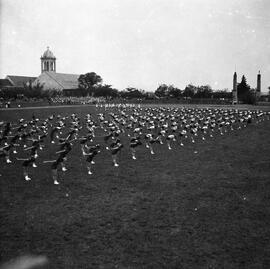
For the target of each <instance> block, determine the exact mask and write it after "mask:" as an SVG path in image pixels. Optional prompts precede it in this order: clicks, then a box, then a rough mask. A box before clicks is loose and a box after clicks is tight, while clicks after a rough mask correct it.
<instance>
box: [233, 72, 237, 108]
mask: <svg viewBox="0 0 270 269" xmlns="http://www.w3.org/2000/svg"><path fill="white" fill-rule="evenodd" d="M232 95H233V104H237V103H238V98H237V74H236V72H234V74H233V90H232Z"/></svg>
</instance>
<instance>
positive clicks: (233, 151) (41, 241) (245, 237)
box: [0, 106, 270, 269]
mask: <svg viewBox="0 0 270 269" xmlns="http://www.w3.org/2000/svg"><path fill="white" fill-rule="evenodd" d="M33 113H34V114H35V115H36V116H37V117H39V118H45V117H47V116H48V115H50V114H53V113H55V114H61V115H68V114H71V113H77V114H78V116H79V117H81V118H84V116H85V114H87V113H94V114H95V113H96V108H95V107H93V106H92V107H90V106H83V107H79V106H75V107H72V108H70V107H69V108H49V109H38V110H5V111H0V119H1V120H6V121H13V122H15V121H17V119H18V118H25V119H30V118H31V116H32V115H33ZM102 135H103V133H102V132H101V131H100V132H97V136H98V137H97V138H96V140H95V141H96V142H99V143H101V144H102V143H103V138H102ZM46 139H47V138H46ZM121 140H122V141H123V143H124V149H123V150H122V152H121V154H120V160H119V164H120V166H119V167H118V168H116V167H113V166H112V164H111V157H110V154H109V152H108V151H106V150H102V152H101V153H100V154H99V155H97V157H96V159H95V162H96V164H95V166H94V169H93V175H88V174H87V169H86V162H85V160H84V159H83V158H82V156H81V152H80V147H79V145H78V144H75V146H74V148H73V149H72V152H71V153H70V156H69V159H68V162H67V168H68V171H67V172H65V173H63V172H61V173H60V180H59V181H60V185H58V186H56V185H53V182H52V179H51V175H50V166H49V165H47V164H42V161H43V160H48V159H52V158H53V152H55V149H56V148H57V147H56V146H55V145H50V144H49V143H48V140H46V143H45V144H46V145H48V147H47V149H46V150H44V151H42V152H41V153H40V157H39V158H38V159H37V164H38V168H31V169H30V170H31V172H30V174H31V177H32V180H31V181H29V182H26V181H25V180H24V179H23V176H22V167H21V163H20V162H18V161H14V162H13V163H12V164H9V165H8V164H6V163H4V160H3V159H0V161H1V163H0V165H1V167H0V174H1V177H0V190H1V193H0V197H1V198H0V199H1V203H0V215H1V226H0V246H1V248H0V250H1V254H0V255H1V256H0V257H1V260H3V261H6V260H9V259H11V258H13V257H15V256H18V255H22V254H29V253H31V254H44V255H46V256H47V257H48V258H49V261H50V264H49V266H48V268H53V269H54V268H226V269H227V268H232V269H233V268H254V269H255V268H270V121H269V120H268V121H263V122H260V123H258V124H256V123H255V122H253V123H252V124H250V125H248V127H247V128H244V129H240V130H234V131H230V132H229V133H226V134H225V135H224V136H221V135H215V136H214V137H213V138H209V137H208V138H207V139H206V141H202V140H198V141H197V142H196V143H195V144H192V143H190V142H186V143H185V145H184V147H180V146H179V145H178V144H177V143H174V144H173V149H172V150H171V151H169V150H168V149H167V148H166V146H165V145H155V152H156V154H155V155H151V154H150V152H149V150H147V149H146V148H145V147H139V149H138V152H137V160H132V159H131V155H130V152H129V150H128V139H127V138H126V137H124V136H122V137H121ZM18 157H25V154H24V153H23V151H22V149H20V151H19V152H18ZM13 160H14V158H13Z"/></svg>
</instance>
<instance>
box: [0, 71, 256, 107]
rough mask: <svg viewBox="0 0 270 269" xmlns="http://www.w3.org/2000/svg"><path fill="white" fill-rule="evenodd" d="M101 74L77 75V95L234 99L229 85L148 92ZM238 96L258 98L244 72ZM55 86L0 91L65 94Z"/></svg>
mask: <svg viewBox="0 0 270 269" xmlns="http://www.w3.org/2000/svg"><path fill="white" fill-rule="evenodd" d="M102 82H103V80H102V78H101V76H99V75H98V74H96V73H95V72H90V73H86V74H82V75H80V76H79V78H78V89H77V90H75V91H73V94H74V92H75V93H76V94H75V95H76V96H93V97H105V98H110V99H112V98H125V99H178V100H179V99H219V100H220V99H221V100H231V99H232V92H231V91H229V90H228V89H222V90H216V91H214V90H213V89H212V88H211V86H209V85H203V86H195V85H193V84H188V85H187V86H186V87H185V88H184V89H183V90H181V89H179V88H178V87H175V86H174V85H167V84H160V85H159V86H158V88H157V89H156V90H155V92H154V93H153V92H147V91H144V90H142V89H137V88H134V87H127V88H126V89H124V90H121V91H120V90H117V89H115V88H113V87H112V85H109V84H103V83H102ZM237 89H238V100H239V101H240V102H242V103H249V104H254V103H255V102H256V91H255V89H251V87H250V86H249V85H248V84H247V80H246V78H245V76H243V77H242V80H241V82H240V83H239V84H238V86H237ZM63 94H64V93H63V92H59V91H56V90H46V91H45V90H43V89H42V85H40V84H37V85H35V86H32V85H25V86H24V88H9V89H2V90H1V91H0V97H5V98H16V97H18V96H22V95H23V96H26V97H29V98H50V97H55V96H59V95H63Z"/></svg>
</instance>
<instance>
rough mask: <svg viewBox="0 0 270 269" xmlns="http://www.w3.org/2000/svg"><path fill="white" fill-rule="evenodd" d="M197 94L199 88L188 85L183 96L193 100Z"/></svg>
mask: <svg viewBox="0 0 270 269" xmlns="http://www.w3.org/2000/svg"><path fill="white" fill-rule="evenodd" d="M196 92H197V87H196V86H194V85H192V84H188V85H187V86H186V88H185V89H184V92H183V96H185V97H191V98H192V97H194V95H195V93H196Z"/></svg>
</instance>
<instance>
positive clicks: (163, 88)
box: [155, 84, 169, 97]
mask: <svg viewBox="0 0 270 269" xmlns="http://www.w3.org/2000/svg"><path fill="white" fill-rule="evenodd" d="M168 88H169V87H168V86H167V85H166V84H161V85H159V86H158V88H157V89H156V91H155V95H156V96H158V97H166V96H167V95H168Z"/></svg>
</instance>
